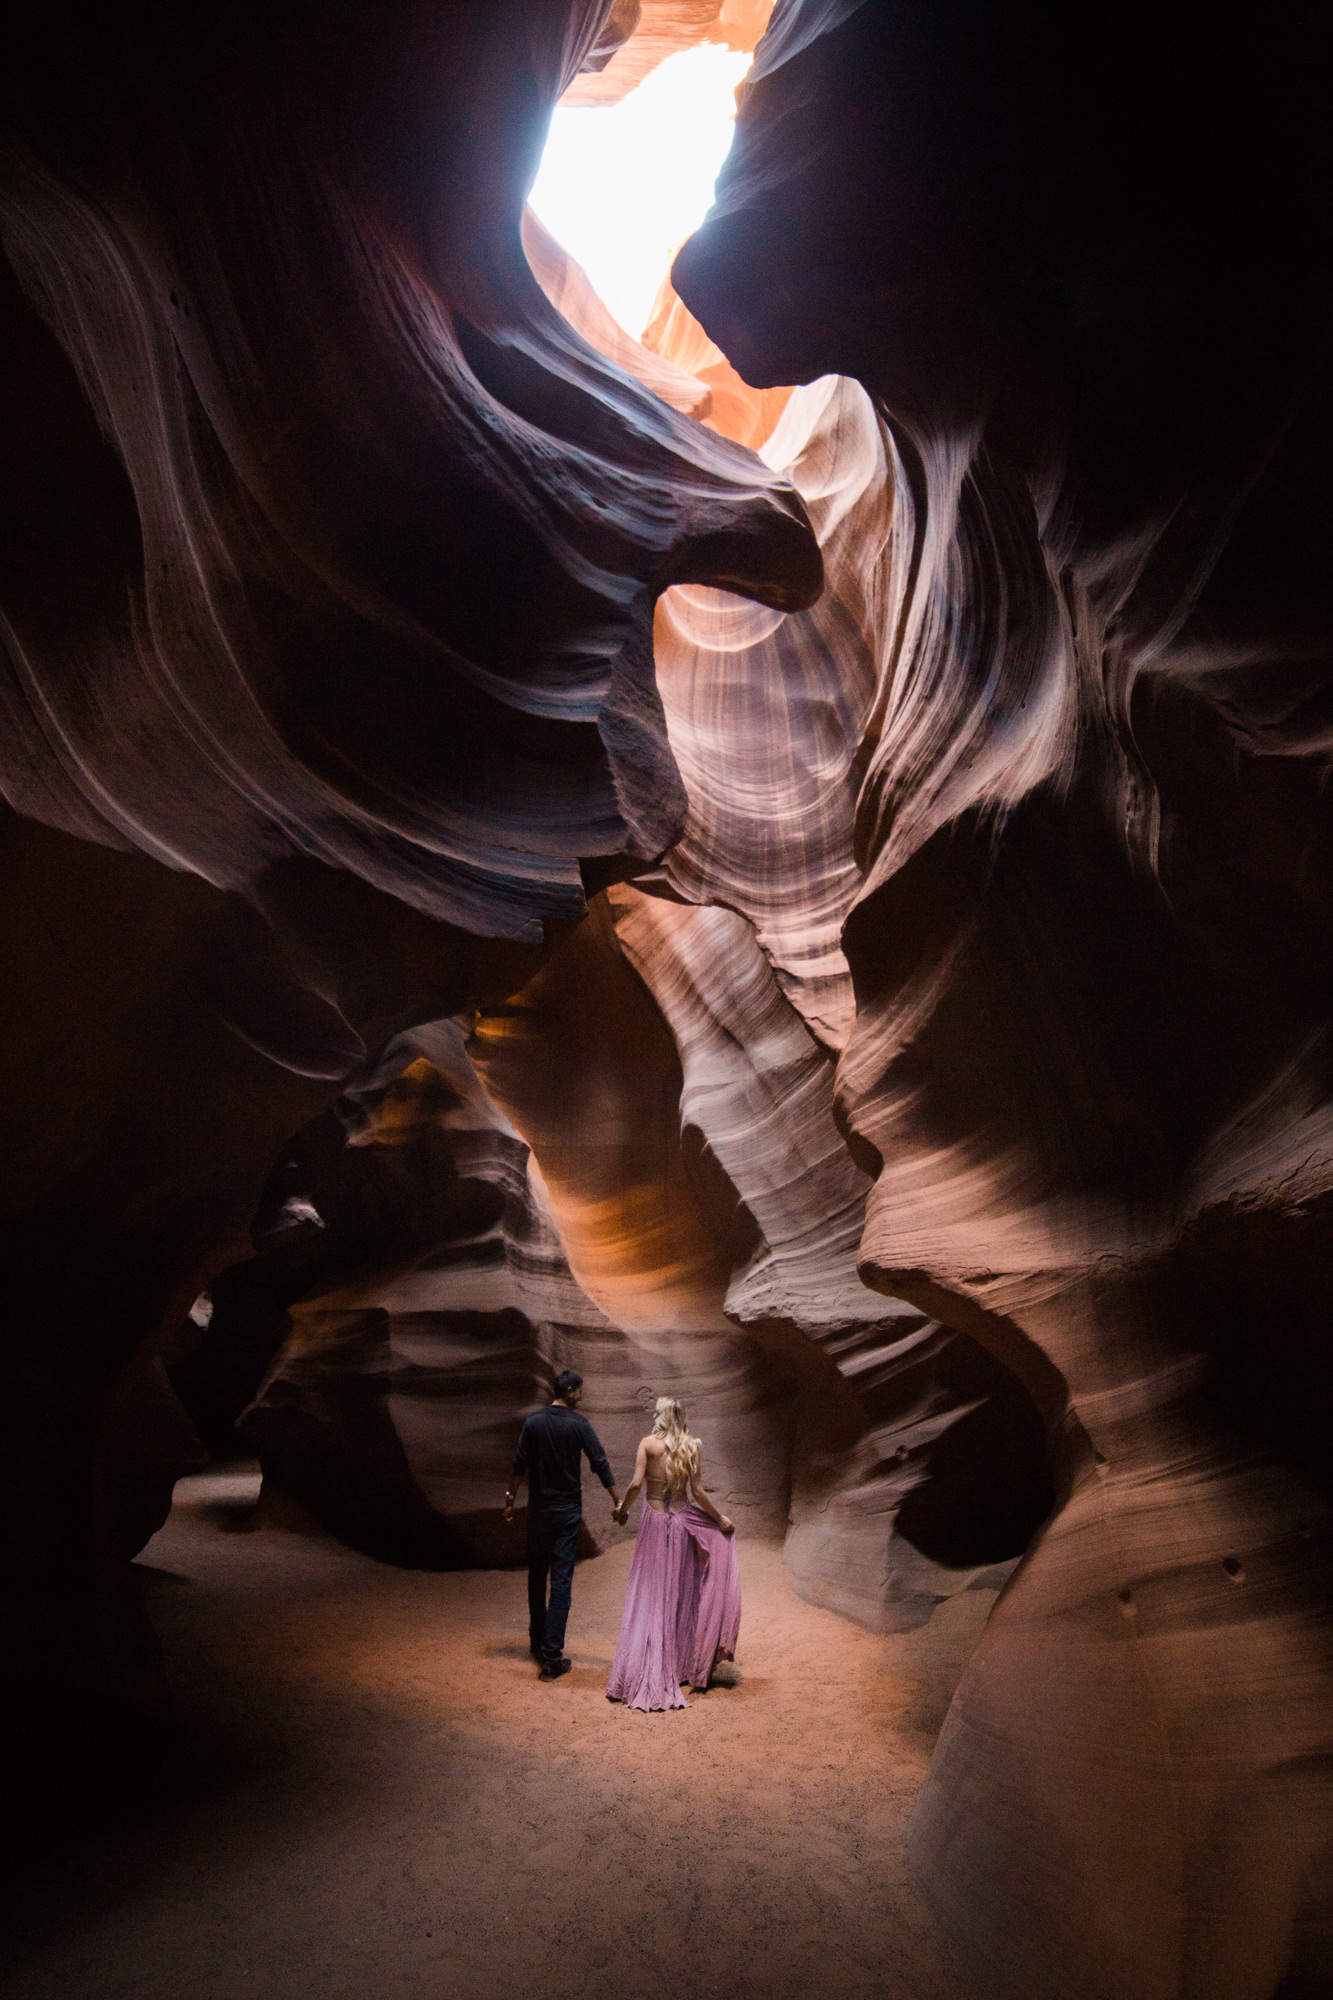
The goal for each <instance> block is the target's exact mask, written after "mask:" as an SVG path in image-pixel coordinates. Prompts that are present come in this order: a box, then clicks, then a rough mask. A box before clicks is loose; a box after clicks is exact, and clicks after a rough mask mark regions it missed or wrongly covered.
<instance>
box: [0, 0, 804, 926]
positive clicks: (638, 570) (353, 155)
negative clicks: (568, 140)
mask: <svg viewBox="0 0 1333 2000" xmlns="http://www.w3.org/2000/svg"><path fill="white" fill-rule="evenodd" d="M604 12H605V9H604V8H603V7H601V6H599V5H597V4H593V0H587V4H584V5H581V6H578V7H573V8H559V9H554V8H553V9H546V10H543V11H540V12H536V13H534V11H533V10H532V9H531V8H529V7H526V6H523V5H521V4H518V0H504V4H501V5H499V6H496V7H490V8H487V9H484V10H470V11H469V12H467V13H465V14H458V13H448V12H446V13H443V14H442V13H441V12H440V10H438V9H434V8H431V7H427V6H424V5H416V4H412V0H403V4H402V5H400V6H398V7H397V8H396V9H395V10H394V12H393V14H392V16H391V18H389V19H386V18H385V17H384V16H383V15H382V14H381V13H377V14H374V15H372V14H370V13H369V12H366V13H358V12H357V11H356V10H351V11H349V12H348V13H346V14H345V15H344V16H340V17H339V26H338V28H337V31H336V32H335V31H334V30H333V29H332V28H331V29H330V32H329V33H328V34H327V35H326V36H321V37H320V38H318V39H317V41H315V40H313V39H312V38H311V37H309V36H306V35H304V34H303V32H302V29H301V26H300V16H299V13H297V12H294V11H289V10H286V9H282V8H279V9H275V10H268V11H267V12H265V13H264V14H263V15H262V17H261V16H260V15H252V16H247V18H246V20H245V22H244V24H243V25H241V24H238V23H232V22H229V23H228V25H227V28H226V31H225V33H224V32H223V31H222V30H221V28H218V29H217V31H216V32H214V31H210V30H208V29H207V28H206V27H205V25H204V24H201V23H194V22H192V23H190V24H188V25H185V24H181V25H180V26H179V27H178V28H176V29H173V28H172V27H171V26H170V25H169V24H166V23H164V22H163V21H162V20H161V19H160V18H159V16H158V14H157V13H156V12H155V11H152V12H151V13H146V14H145V15H144V16H143V18H142V20H141V19H140V18H139V17H138V16H137V15H134V14H132V15H131V16H130V17H128V18H127V19H125V20H123V21H122V20H119V19H118V21H117V24H116V26H115V29H114V31H113V30H112V29H110V28H109V27H108V28H106V29H105V30H102V31H99V30H97V29H96V28H89V29H87V30H86V31H85V33H84V34H83V35H82V36H81V37H73V38H71V37H70V36H68V35H67V34H66V33H65V32H64V29H63V28H62V27H61V26H60V24H59V22H58V21H55V22H53V23H52V25H51V27H50V29H49V31H48V32H47V33H46V34H43V33H42V31H41V30H40V29H39V28H37V27H36V26H35V25H30V26H29V28H28V30H27V31H26V33H25V36H24V38H23V39H22V41H21V42H20V44H19V46H18V48H17V50H16V51H15V52H14V53H15V61H14V63H13V65H12V66H11V76H10V84H9V90H8V104H7V117H8V121H9V127H10V134H11V141H12V147H13V150H12V152H11V155H10V165H9V168H8V170H7V175H6V179H5V184H4V195H3V217H4V220H3V228H4V241H5V244H6V247H7V254H8V256H9V258H10V261H11V264H12V266H13V269H14V271H15V273H16V275H17V278H18V281H19V284H20V286H21V287H22V291H23V294H24V297H23V298H20V297H18V296H13V297H12V298H11V300H10V305H9V311H10V316H11V320H12V321H13V322H14V323H15V324H16V326H18V328H19V329H20V332H19V336H18V337H19V338H20V340H21V342H22V343H23V345H22V347H21V349H20V352H21V354H22V356H23V358H24V360H25V361H26V362H27V364H28V377H29V382H30V385H31V388H32V389H33V390H35V391H36V392H37V393H40V394H43V395H45V396H46V397H47V398H48V399H51V400H53V401H54V402H55V403H56V410H55V411H53V419H54V421H53V422H52V424H51V425H49V426H48V429H47V432H46V434H45V435H44V436H43V437H40V438H34V437H32V436H26V437H23V438H22V439H21V440H20V443H21V445H22V446H23V447H25V448H26V450H27V452H28V454H29V462H28V463H26V464H23V465H21V466H20V468H19V471H20V476H21V481H22V482H24V483H26V484H27V485H29V486H30V487H31V488H33V489H34V490H36V491H38V492H40V493H41V494H42V495H43V499H44V504H45V505H47V511H46V512H45V513H43V512H42V510H41V509H38V510H37V511H36V512H35V513H33V514H30V516H29V518H28V519H27V520H26V522H25V524H24V529H25V531H24V537H23V539H24V543H25V545H26V546H25V548H24V550H23V554H24V556H25V557H26V561H25V562H24V563H23V564H19V563H18V562H17V561H15V562H14V563H12V564H11V569H10V573H9V575H8V576H7V578H6V580H5V581H4V584H3V602H4V606H5V614H6V619H7V634H8V636H7V640H6V661H7V667H6V673H7V687H8V692H7V695H6V702H7V710H8V714H9V722H10V729H11V731H12V733H13V736H14V739H15V750H14V754H13V755H12V756H11V757H10V759H9V760H8V764H7V770H6V778H5V782H6V785H7V787H8V791H9V795H10V797H11V798H12V800H13V802H14V803H15V804H16V805H17V806H18V807H19V809H20V810H22V811H25V812H29V813H31V814H33V815H35V816H38V817H42V818H45V819H46V820H47V821H48V822H50V823H52V824H55V825H58V826H60V827H62V828H64V829H65V830H67V831H69V832H73V833H76V834H79V835H80V836H82V837H84V838H91V839H97V840H103V841H108V842H111V843H112V844H117V845H122V846H129V847H134V848H137V849H139V850H140V851H143V852H146V853H148V854H150V855H152V856H153V857H154V858H156V859H159V860H161V861H164V862H166V863H167V864H168V865H169V866H173V867H189V868H192V869H194V870H195V871H196V872H198V873H200V874H202V875H204V876H205V877H206V878H207V879H209V880H210V881H212V882H214V883H215V884H217V885H219V886H224V887H236V886H242V885H245V884H247V883H249V882H250V881H252V880H254V879H255V878H256V877H257V876H258V875H260V874H262V872H263V870H264V869H265V868H266V867H267V866H268V865H270V864H271V863H272V861H273V860H274V858H275V857H277V856H281V855H283V854H298V855H302V856H307V857H314V858H316V859H318V860H321V861H324V862H326V863H330V864H332V865H334V866H337V867H341V868H344V869H348V870H350V871H351V872H353V873H355V874H357V875H360V876H362V877H363V878H364V879H366V880H369V881H371V882H373V883H374V884H375V885H376V886H378V887H379V888H381V889H384V890H387V891H388V892H389V893H391V894H393V895H395V896H398V897H401V898H402V899H404V900H406V901H408V902H410V903H411V904H413V905H414V906H415V907H417V908H419V909H422V910H425V911H427V912H429V913H430V914H431V915H433V916H437V917H443V918H445V919H447V920H448V921H451V922H455V923H458V924H461V925H463V926H465V927H468V928H470V929H472V930H474V931H477V932H480V933H482V934H485V935H497V934H517V933H519V932H522V931H523V929H524V927H525V926H527V927H528V928H529V929H531V927H532V925H533V922H534V920H535V919H537V918H541V917H544V916H551V917H561V916H568V915H571V914H575V913H577V912H578V911H579V910H580V909H581V908H582V896H581V890H580V885H579V878H578V871H577V861H578V859H579V858H580V857H583V858H589V859H592V858H596V857H599V856H607V855H614V854H617V853H620V852H628V853H630V854H634V855H637V856H639V857H640V858H651V857H652V856H653V855H654V854H655V853H657V852H659V851H660V849H661V848H662V847H663V846H664V845H666V844H667V842H668V840H669V838H670V836H671V833H672V832H673V830H674V819H675V815H676V813H677V811H678V805H677V802H676V793H675V790H674V784H673V780H672V777H671V772H670V764H669V759H668V758H667V756H666V754H665V749H664V745H663V743H662V740H661V728H660V723H659V722H658V721H657V719H656V718H655V716H654V713H653V709H654V704H653V700H652V689H651V673H650V668H649V663H648V661H647V657H646V654H645V652H644V650H643V641H642V638H641V637H636V634H640V633H641V632H642V628H643V622H644V619H645V617H646V615H647V611H648V609H649V608H650V604H651V597H652V595H653V593H654V591H655V590H656V589H658V588H660V587H661V585H662V584H663V583H664V582H666V581H668V580H673V579H680V578H682V577H684V576H687V575H690V576H697V577H698V579H699V580H701V581H705V580H706V581H710V582H718V583H725V584H726V585H727V587H728V588H740V589H741V590H748V589H754V590H755V591H757V592H758V594H759V595H760V596H761V597H763V598H765V599H770V600H772V601H774V602H778V603H783V604H786V603H791V602H794V601H804V600H806V599H808V598H809V597H810V596H812V595H813V594H815V593H816V592H817V590H818V587H819V575H818V562H817V557H816V554H815V551H814V547H813V543H812V542H811V541H810V539H809V536H808V531H807V529H806V528H805V525H804V523H803V521H802V518H801V515H800V510H799V506H798V504H797V503H796V502H795V501H794V499H793V498H792V497H791V496H790V495H789V494H788V493H786V492H785V491H784V489H783V487H782V484H781V482H780V481H778V480H775V479H773V478H772V477H771V476H770V475H769V474H768V473H767V472H766V471H765V470H764V469H763V468H762V467H760V466H758V465H757V464H756V462H755V461H754V460H753V459H752V458H750V457H747V456H746V455H745V454H743V453H740V452H738V451H737V450H736V449H734V448H733V447H731V446H729V445H726V444H724V443H722V442H721V441H720V440H717V439H715V438H713V437H711V436H710V435H709V434H708V433H706V432H704V431H701V430H700V429H699V428H698V427H697V426H693V425H689V424H686V423H684V422H683V421H682V420H681V419H680V418H678V417H677V416H675V415H674V414H673V413H672V412H671V411H670V410H669V409H667V408H665V407H664V406H663V404H662V402H661V401H660V400H659V399H658V398H656V397H650V396H646V395H645V394H644V393H643V392H642V391H641V390H639V389H638V388H636V387H635V386H634V385H632V384H631V383H629V382H628V381H627V380H626V379H625V378H624V377H623V376H620V375H617V374H612V373H609V372H608V370H607V369H606V367H605V365H604V363H603V362H602V360H601V358H600V357H599V356H598V355H597V354H596V353H595V351H592V350H590V349H589V348H588V347H587V346H586V344H585V343H584V342H583V341H582V340H580V339H578V338H577V337H575V336H574V335H573V334H572V333H571V331H570V329H569V327H568V324H567V323H566V322H565V321H564V320H563V319H561V318H560V317H559V315H557V314H556V313H554V312H553V310H552V309H551V307H550V306H549V304H548V303H547V301H546V300H545V298H544V297H543V296H542V294H541V292H540V291H539V290H538V288H537V286H536V284H535V283H534V281H533V279H532V276H531V274H530V272H529V269H528V265H527V262H526V260H525V258H524V256H523V253H522V245H521V241H520V221H521V212H522V205H523V194H524V190H525V185H526V181H527V179H528V178H529V177H530V174H531V172H532V170H533V168H534V166H535V161H536V154H537V147H538V146H539V143H540V135H541V131H542V125H543V120H544V117H545V115H546V111H547V108H548V107H549V105H550V104H551V103H552V102H553V101H554V98H555V96H556V95H558V93H559V90H560V88H561V86H562V83H563V81H564V79H565V77H566V75H567V74H568V71H569V69H570V68H571V67H577V63H578V61H579V60H580V59H581V54H582V51H583V50H584V49H585V48H586V47H587V46H588V45H589V43H590V41H591V39H592V37H593V36H594V34H595V32H596V30H597V27H598V24H599V22H600V19H601V16H602V15H603V13H604ZM409 52H410V54H409ZM33 309H35V311H36V313H37V314H38V315H39V317H40V320H41V322H42V328H44V329H45V330H46V331H43V330H42V328H38V327H35V326H30V324H29V322H28V320H27V319H26V317H25V316H26V315H28V314H29V313H30V311H31V310H33ZM51 339H53V340H54V342H55V343H56V347H55V349H52V348H51V346H50V341H51ZM18 393H19V395H20V396H22V395H23V394H24V393H25V391H24V388H23V385H22V382H20V385H19V390H18ZM71 492H77V493H79V494H80V497H81V499H82V498H83V496H84V495H87V496H88V498H87V500H85V501H84V507H85V515H84V518H85V519H86V521H87V526H86V528H85V529H84V530H82V531H81V532H82V533H83V537H84V545H83V546H82V547H80V546H78V544H77V542H76V541H75V540H74V539H73V538H71V536H70V534H69V530H68V517H69V513H70V507H69V502H68V495H69V494H70V493H71ZM48 495H49V504H47V501H46V496H48ZM62 501H63V504H62ZM88 510H90V511H88ZM16 555H17V552H16ZM167 772H170V773H171V774H172V776H171V781H170V783H164V777H163V774H164V773H167Z"/></svg>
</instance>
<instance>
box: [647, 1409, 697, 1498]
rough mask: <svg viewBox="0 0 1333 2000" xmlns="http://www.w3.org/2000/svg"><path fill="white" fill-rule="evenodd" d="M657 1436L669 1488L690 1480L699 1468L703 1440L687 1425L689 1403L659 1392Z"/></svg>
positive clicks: (679, 1485)
mask: <svg viewBox="0 0 1333 2000" xmlns="http://www.w3.org/2000/svg"><path fill="white" fill-rule="evenodd" d="M653 1436H654V1437H659V1438H661V1440H662V1442H663V1444H665V1446H666V1450H665V1451H664V1452H663V1454H662V1457H663V1460H664V1470H665V1473H666V1483H667V1488H668V1491H671V1490H677V1489H679V1488H681V1487H683V1486H686V1485H688V1484H689V1481H690V1479H691V1478H692V1477H693V1475H694V1474H695V1473H696V1472H697V1471H698V1469H699V1440H698V1438H693V1437H691V1436H690V1433H689V1431H688V1429H687V1428H686V1419H685V1405H684V1404H683V1403H678V1402H677V1401H676V1398H675V1397H674V1396H659V1397H658V1399H657V1409H656V1411H655V1413H654V1416H653Z"/></svg>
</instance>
